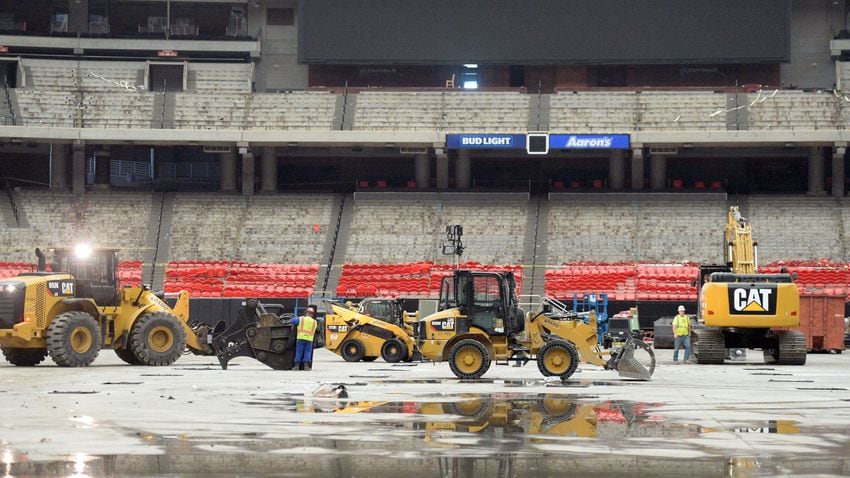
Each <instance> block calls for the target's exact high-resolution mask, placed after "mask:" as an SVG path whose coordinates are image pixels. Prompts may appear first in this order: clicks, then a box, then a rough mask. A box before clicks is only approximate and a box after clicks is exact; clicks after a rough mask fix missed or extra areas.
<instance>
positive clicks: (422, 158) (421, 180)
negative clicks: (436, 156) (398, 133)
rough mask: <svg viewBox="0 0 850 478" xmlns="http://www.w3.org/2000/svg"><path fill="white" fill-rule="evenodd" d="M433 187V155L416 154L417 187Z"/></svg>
mask: <svg viewBox="0 0 850 478" xmlns="http://www.w3.org/2000/svg"><path fill="white" fill-rule="evenodd" d="M430 187H431V157H430V156H428V154H427V153H426V154H417V155H416V188H417V189H428V188H430Z"/></svg>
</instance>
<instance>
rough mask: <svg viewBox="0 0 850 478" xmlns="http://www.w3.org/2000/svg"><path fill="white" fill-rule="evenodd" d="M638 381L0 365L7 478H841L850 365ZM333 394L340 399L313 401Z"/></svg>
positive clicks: (816, 360) (848, 456) (237, 366)
mask: <svg viewBox="0 0 850 478" xmlns="http://www.w3.org/2000/svg"><path fill="white" fill-rule="evenodd" d="M658 354H659V365H658V367H657V368H656V372H655V376H654V377H653V380H652V381H651V382H633V381H628V380H624V379H620V378H618V377H617V375H616V373H615V372H610V371H605V370H602V369H600V368H597V367H593V366H589V365H583V366H582V367H581V368H580V371H579V372H578V373H576V375H574V376H573V379H572V380H570V381H568V382H566V383H561V382H560V381H548V380H543V379H542V377H541V375H540V374H539V372H538V371H537V367H536V365H535V364H533V363H530V364H528V365H527V366H525V367H509V366H496V365H494V366H493V367H491V369H490V371H489V372H488V373H487V374H486V375H485V376H484V378H483V379H481V380H480V381H476V382H460V381H458V380H456V379H454V377H453V375H452V374H451V372H450V371H449V367H448V365H447V364H430V363H419V364H395V365H391V364H386V363H384V362H382V361H380V360H378V361H376V362H372V363H354V364H351V363H346V362H344V361H343V360H342V359H341V358H339V357H337V356H336V355H333V354H332V353H330V352H328V351H326V350H319V351H317V354H316V362H315V364H314V366H315V369H314V370H313V371H312V372H281V371H274V370H271V369H268V368H266V367H265V366H263V365H261V364H260V363H259V362H255V361H252V360H250V359H245V358H243V359H237V360H235V361H234V362H231V366H230V368H229V369H228V370H221V369H220V367H219V366H218V363H217V362H216V361H215V359H213V358H211V357H196V356H191V355H187V356H184V357H182V358H181V359H180V360H179V361H178V362H177V363H176V364H174V365H173V366H170V367H158V368H152V367H131V366H127V365H124V364H123V363H122V362H120V361H119V360H118V359H117V357H115V355H114V354H113V353H112V352H109V351H102V352H101V354H100V356H99V358H98V359H97V360H96V361H95V363H94V365H93V366H92V367H89V368H82V369H68V368H59V367H56V366H54V365H53V364H52V362H50V361H49V360H47V361H46V362H45V363H46V365H41V366H38V367H35V368H17V367H12V366H10V365H9V364H7V363H6V362H2V361H0V414H2V419H0V453H2V464H0V472H5V474H6V476H34V475H35V476H168V475H170V476H188V475H198V476H200V475H203V476H237V475H238V476H364V477H370V478H379V477H384V476H392V477H398V476H405V477H415V476H435V477H436V476H447V477H448V476H451V477H464V476H481V477H484V476H487V477H499V476H518V477H537V476H564V475H568V474H580V475H582V476H612V475H615V474H616V475H620V476H640V475H647V476H649V475H651V476H659V475H664V476H682V475H685V474H687V475H690V476H776V475H784V474H794V475H799V474H818V475H821V476H823V475H848V474H850V374H849V373H848V365H850V354H848V355H809V357H808V364H807V365H806V366H804V367H790V366H765V365H764V364H762V363H761V355H760V354H759V353H758V352H750V356H749V361H748V362H746V363H739V362H736V363H729V364H727V365H725V366H709V365H673V364H671V360H670V357H671V355H672V352H671V351H669V350H661V351H658ZM322 383H324V384H331V383H343V384H346V385H347V388H348V392H349V398H348V399H345V400H342V399H328V398H314V397H313V396H312V395H313V391H314V390H315V389H316V387H317V385H318V384H322Z"/></svg>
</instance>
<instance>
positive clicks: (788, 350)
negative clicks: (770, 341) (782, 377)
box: [764, 330, 808, 365]
mask: <svg viewBox="0 0 850 478" xmlns="http://www.w3.org/2000/svg"><path fill="white" fill-rule="evenodd" d="M776 336H777V338H778V339H779V340H778V348H776V349H768V350H765V351H764V358H765V360H764V361H765V362H767V363H775V364H776V365H805V364H806V353H807V352H808V343H807V340H806V335H805V334H803V333H802V332H800V331H799V330H783V331H779V332H776Z"/></svg>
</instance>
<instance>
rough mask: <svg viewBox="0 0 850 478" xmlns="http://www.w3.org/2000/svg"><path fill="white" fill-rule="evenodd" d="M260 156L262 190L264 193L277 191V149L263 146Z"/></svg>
mask: <svg viewBox="0 0 850 478" xmlns="http://www.w3.org/2000/svg"><path fill="white" fill-rule="evenodd" d="M262 154H263V155H262V156H261V157H260V191H262V192H264V193H273V192H277V150H275V149H274V148H272V147H268V148H263V151H262Z"/></svg>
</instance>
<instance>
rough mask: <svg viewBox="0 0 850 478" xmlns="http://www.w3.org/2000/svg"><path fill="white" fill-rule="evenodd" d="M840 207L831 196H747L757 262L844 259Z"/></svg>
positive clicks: (747, 214)
mask: <svg viewBox="0 0 850 478" xmlns="http://www.w3.org/2000/svg"><path fill="white" fill-rule="evenodd" d="M842 209H843V208H840V207H839V202H837V200H836V199H831V198H811V197H800V196H750V198H749V209H748V211H745V212H744V216H745V217H748V218H749V220H750V224H751V225H752V227H753V239H754V240H755V241H756V242H757V243H758V245H759V249H758V253H759V261H760V262H762V263H768V262H771V261H780V260H788V259H833V260H844V259H845V256H844V251H845V250H846V245H845V244H842V237H847V236H845V235H843V234H842V231H841V223H844V224H846V222H844V220H843V216H844V213H843V212H842Z"/></svg>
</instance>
